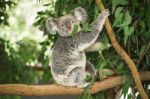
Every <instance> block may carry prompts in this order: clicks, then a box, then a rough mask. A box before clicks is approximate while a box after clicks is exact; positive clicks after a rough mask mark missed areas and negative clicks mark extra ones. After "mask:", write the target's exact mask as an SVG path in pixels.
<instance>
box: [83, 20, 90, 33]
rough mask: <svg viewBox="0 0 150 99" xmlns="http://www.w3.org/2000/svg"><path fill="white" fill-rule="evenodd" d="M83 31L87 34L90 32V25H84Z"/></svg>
mask: <svg viewBox="0 0 150 99" xmlns="http://www.w3.org/2000/svg"><path fill="white" fill-rule="evenodd" d="M83 31H85V32H87V31H90V24H89V23H88V22H85V23H84V24H83Z"/></svg>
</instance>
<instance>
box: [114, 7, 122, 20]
mask: <svg viewBox="0 0 150 99" xmlns="http://www.w3.org/2000/svg"><path fill="white" fill-rule="evenodd" d="M122 9H123V7H118V8H117V9H116V11H115V18H118V16H119V14H120V13H121V11H122Z"/></svg>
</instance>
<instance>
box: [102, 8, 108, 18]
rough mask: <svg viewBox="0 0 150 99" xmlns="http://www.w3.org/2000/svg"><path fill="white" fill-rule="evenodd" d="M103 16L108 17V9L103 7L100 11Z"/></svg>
mask: <svg viewBox="0 0 150 99" xmlns="http://www.w3.org/2000/svg"><path fill="white" fill-rule="evenodd" d="M102 14H103V16H105V17H108V16H109V15H110V11H109V9H105V10H104V11H103V12H102Z"/></svg>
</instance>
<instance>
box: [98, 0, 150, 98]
mask: <svg viewBox="0 0 150 99" xmlns="http://www.w3.org/2000/svg"><path fill="white" fill-rule="evenodd" d="M96 3H97V5H98V7H99V9H100V11H101V12H102V11H104V10H105V8H104V6H103V4H102V2H101V0H96ZM105 28H106V30H107V33H108V36H109V39H110V40H111V43H112V45H113V47H114V48H115V50H116V52H117V53H118V54H119V55H120V56H121V57H122V59H123V60H124V61H125V63H126V64H127V65H128V67H129V69H130V70H131V73H132V76H133V78H134V81H135V84H136V87H137V89H138V91H139V93H140V95H141V97H142V99H148V96H147V95H146V93H145V91H144V88H143V86H142V83H141V81H140V77H139V73H138V70H137V68H136V65H135V63H134V62H133V61H132V59H131V58H130V57H129V55H128V54H127V53H126V52H125V50H124V49H123V48H122V47H121V46H120V45H119V43H118V41H117V40H116V37H115V33H114V31H113V29H112V27H111V25H110V22H109V19H107V20H106V22H105Z"/></svg>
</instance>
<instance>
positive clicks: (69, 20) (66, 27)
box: [58, 14, 80, 36]
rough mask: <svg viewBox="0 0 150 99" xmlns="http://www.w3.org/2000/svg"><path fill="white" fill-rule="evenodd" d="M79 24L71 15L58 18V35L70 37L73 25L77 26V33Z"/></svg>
mask: <svg viewBox="0 0 150 99" xmlns="http://www.w3.org/2000/svg"><path fill="white" fill-rule="evenodd" d="M79 23H80V22H79V21H78V20H77V19H76V18H75V16H73V15H71V14H68V15H65V16H62V17H60V18H59V19H58V27H59V30H58V33H59V35H61V36H70V35H71V33H72V31H73V29H74V26H75V25H76V26H78V30H77V31H79V29H80V26H79Z"/></svg>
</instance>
